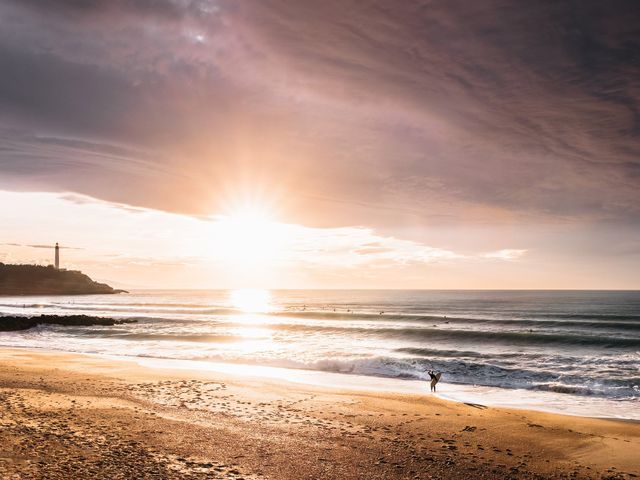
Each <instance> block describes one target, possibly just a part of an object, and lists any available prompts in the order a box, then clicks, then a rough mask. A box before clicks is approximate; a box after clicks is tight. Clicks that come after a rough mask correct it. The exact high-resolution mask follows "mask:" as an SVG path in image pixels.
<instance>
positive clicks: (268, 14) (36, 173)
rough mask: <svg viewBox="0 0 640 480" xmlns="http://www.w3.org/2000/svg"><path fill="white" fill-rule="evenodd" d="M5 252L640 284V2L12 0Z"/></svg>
mask: <svg viewBox="0 0 640 480" xmlns="http://www.w3.org/2000/svg"><path fill="white" fill-rule="evenodd" d="M0 71H2V75H0V261H2V262H25V263H45V264H46V263H51V259H52V256H53V255H52V250H51V245H52V244H53V243H54V242H56V241H58V242H60V244H61V245H62V246H63V250H62V263H63V266H65V267H67V268H77V269H81V270H83V271H84V272H86V273H88V274H89V275H91V276H92V277H95V278H97V279H100V280H104V281H108V282H110V283H112V284H114V285H116V286H125V287H130V288H135V287H140V288H143V287H150V288H241V287H252V288H253V287H256V288H258V287H259V288H480V289H483V288H487V289H492V288H542V289H553V288H576V289H579V288H595V289H597V288H603V289H638V288H640V273H639V272H640V188H639V187H640V5H639V4H638V2H636V1H633V0H630V1H627V0H625V1H622V0H612V1H609V2H602V1H597V0H582V1H580V2H575V1H569V0H555V1H550V2H525V1H522V0H520V1H515V0H484V1H482V2H468V1H462V0H449V1H446V2H445V1H435V0H424V1H417V0H416V1H410V0H407V1H402V2H391V1H383V0H366V1H357V2H356V1H352V2H345V1H342V0H341V1H338V0H326V1H323V2H317V1H311V0H241V1H238V0H128V1H124V0H55V1H54V0H4V1H2V2H0Z"/></svg>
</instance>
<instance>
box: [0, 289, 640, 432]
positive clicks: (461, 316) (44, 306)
mask: <svg viewBox="0 0 640 480" xmlns="http://www.w3.org/2000/svg"><path fill="white" fill-rule="evenodd" d="M0 314H2V315H36V314H37V315H39V314H87V315H98V316H104V317H112V318H129V319H136V320H137V322H136V323H131V324H122V325H115V326H111V327H104V326H94V327H79V328H76V327H61V326H40V327H38V328H35V329H32V330H28V331H23V332H0V345H2V346H10V347H30V348H44V349H47V350H61V351H70V352H82V353H90V354H99V355H110V356H114V355H115V356H121V357H135V358H137V359H138V360H139V361H142V360H147V361H148V360H149V359H153V360H166V361H168V362H171V361H179V362H180V363H179V365H180V366H181V368H194V369H198V368H207V366H208V365H210V366H212V368H213V367H214V366H215V365H218V366H219V365H227V366H229V365H235V366H242V368H243V370H244V371H245V372H246V371H248V372H251V371H252V369H254V370H255V371H260V372H263V371H266V370H265V367H269V369H270V370H269V371H273V370H274V368H273V367H275V368H276V369H277V370H279V371H281V372H282V369H293V370H285V371H284V372H285V373H284V374H283V376H285V377H287V376H288V375H287V374H286V372H287V371H289V372H292V375H291V377H292V378H295V375H293V372H295V371H298V372H299V371H304V372H305V375H304V378H305V379H306V380H305V381H315V380H317V381H318V383H323V382H325V383H326V381H327V379H328V378H329V379H333V380H332V381H335V379H339V381H340V382H341V383H342V384H343V385H347V386H348V385H350V384H353V385H354V386H359V387H362V386H363V385H365V386H367V385H370V386H371V387H372V388H379V387H383V388H384V389H387V390H389V389H391V390H399V391H405V390H408V391H414V392H419V393H424V394H425V395H428V394H429V387H428V384H427V382H426V380H427V379H428V374H427V370H428V369H433V370H437V371H441V372H443V374H442V381H441V383H440V384H439V386H438V387H439V393H438V395H440V396H442V397H444V398H450V399H453V400H458V401H467V402H474V403H483V404H487V405H503V406H512V407H523V408H535V409H540V410H548V411H557V412H562V413H569V414H576V415H589V416H598V417H617V418H628V419H637V420H640V292H637V291H634V292H631V291H431V290H414V291H398V290H386V291H384V290H353V291H347V290H288V291H287V290H281V291H280V290H273V291H262V290H235V291H178V290H177V291H151V290H149V291H135V292H132V293H130V294H122V295H88V296H69V297H65V296H55V297H53V296H47V297H44V296H43V297H0Z"/></svg>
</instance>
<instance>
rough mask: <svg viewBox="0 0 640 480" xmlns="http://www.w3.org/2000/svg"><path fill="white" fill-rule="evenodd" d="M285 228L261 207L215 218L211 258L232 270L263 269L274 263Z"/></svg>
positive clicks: (278, 254)
mask: <svg viewBox="0 0 640 480" xmlns="http://www.w3.org/2000/svg"><path fill="white" fill-rule="evenodd" d="M285 230H286V227H285V226H284V225H283V224H281V223H278V222H276V221H274V219H273V217H272V216H271V215H270V214H269V212H267V211H266V210H264V209H262V208H260V207H255V206H254V207H244V208H241V209H236V210H233V211H231V212H230V213H229V214H228V215H224V216H221V217H219V218H218V221H217V222H216V224H215V229H214V231H213V232H212V236H213V238H212V240H213V242H212V243H213V245H212V248H214V252H213V254H214V256H215V257H216V258H219V259H220V260H222V261H223V262H226V263H227V264H229V266H231V267H237V268H242V267H251V268H263V267H265V266H269V265H273V264H275V263H277V261H278V259H279V258H280V257H281V256H282V253H283V251H284V249H285V245H286V242H287V236H286V232H285Z"/></svg>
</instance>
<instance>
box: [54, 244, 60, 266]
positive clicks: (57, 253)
mask: <svg viewBox="0 0 640 480" xmlns="http://www.w3.org/2000/svg"><path fill="white" fill-rule="evenodd" d="M55 265H56V270H59V269H60V247H59V246H58V242H56V261H55Z"/></svg>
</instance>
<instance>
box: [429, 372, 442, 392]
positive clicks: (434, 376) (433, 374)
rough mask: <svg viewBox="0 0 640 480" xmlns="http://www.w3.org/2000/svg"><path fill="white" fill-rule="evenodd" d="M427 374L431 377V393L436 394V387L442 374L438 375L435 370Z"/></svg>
mask: <svg viewBox="0 0 640 480" xmlns="http://www.w3.org/2000/svg"><path fill="white" fill-rule="evenodd" d="M427 373H428V374H429V376H430V377H431V391H432V392H435V391H436V385H437V383H438V382H439V381H440V377H441V376H442V373H440V372H438V373H436V372H434V371H433V370H429V371H428V372H427Z"/></svg>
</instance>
